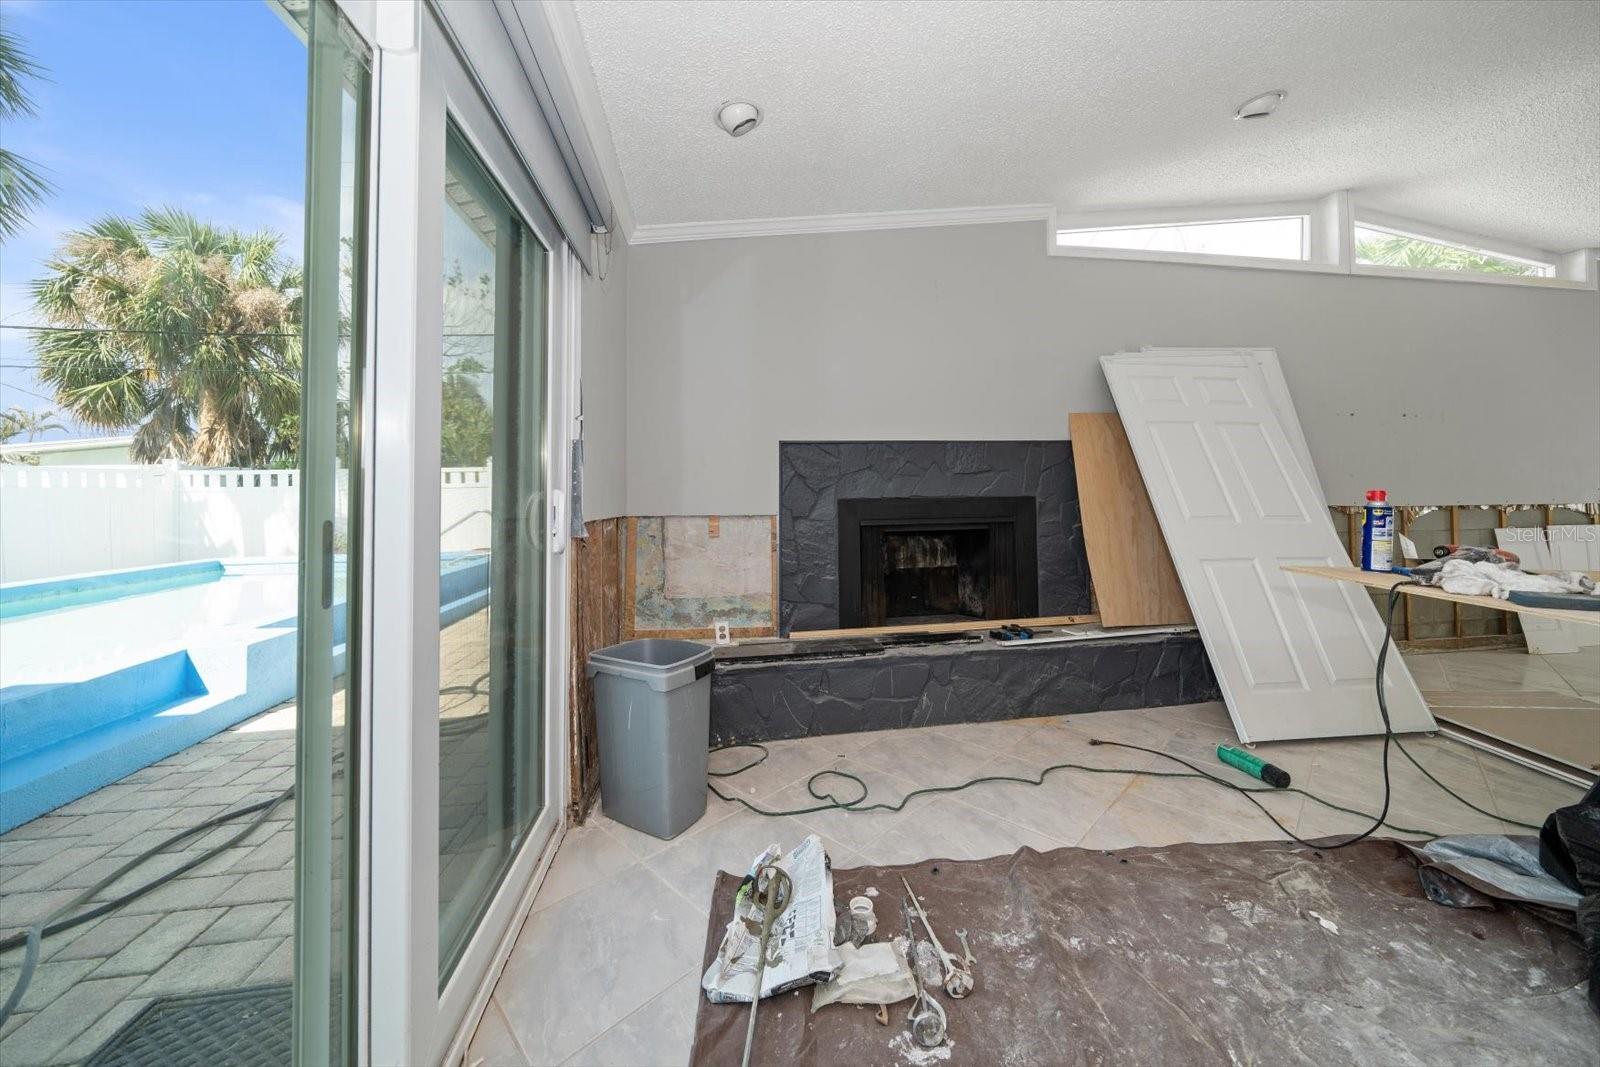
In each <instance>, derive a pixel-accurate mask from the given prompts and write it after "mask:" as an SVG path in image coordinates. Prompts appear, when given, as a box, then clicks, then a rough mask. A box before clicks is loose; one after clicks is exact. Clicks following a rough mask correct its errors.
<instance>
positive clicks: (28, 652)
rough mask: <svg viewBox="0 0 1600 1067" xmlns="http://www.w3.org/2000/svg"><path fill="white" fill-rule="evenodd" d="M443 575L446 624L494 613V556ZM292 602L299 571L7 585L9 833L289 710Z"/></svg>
mask: <svg viewBox="0 0 1600 1067" xmlns="http://www.w3.org/2000/svg"><path fill="white" fill-rule="evenodd" d="M439 569H440V582H439V584H440V619H441V622H442V623H448V622H452V621H455V620H456V619H459V618H463V617H465V616H466V615H469V614H471V613H472V612H474V611H477V610H479V609H481V608H482V607H483V606H484V605H485V604H487V602H488V590H489V562H488V557H487V556H486V555H484V554H481V553H450V554H447V555H445V556H443V557H441V559H440V567H439ZM335 588H336V589H338V590H340V591H341V592H340V594H339V596H338V597H337V601H338V602H341V603H342V601H343V595H342V590H343V588H344V561H343V559H342V558H341V559H338V560H336V561H335ZM297 602H298V572H297V566H296V563H295V561H294V560H292V559H288V560H284V559H267V560H230V561H227V562H223V561H220V560H201V561H196V562H191V563H178V564H169V565H165V566H160V567H140V568H134V569H131V570H125V571H109V572H104V573H100V574H87V575H74V576H72V577H69V578H59V579H51V580H49V581H43V582H21V583H13V584H10V585H5V586H0V832H3V831H5V830H8V829H10V828H11V827H13V826H16V825H18V824H20V823H22V822H26V821H27V820H29V819H32V818H34V817H35V816H37V815H41V814H43V813H44V812H46V811H49V810H51V809H53V808H56V807H59V806H60V805H62V804H65V803H67V802H68V801H70V800H73V799H75V798H76V797H80V796H83V795H84V794H86V793H89V792H92V791H93V790H95V789H98V788H99V787H100V786H102V785H105V784H107V783H109V782H112V781H115V780H116V779H118V778H121V777H123V776H124V775H126V774H129V773H131V772H132V771H135V770H137V769H139V768H140V767H144V766H146V765H148V764H150V763H153V762H155V761H156V760H159V759H164V758H165V757H167V756H170V755H172V754H173V753H174V752H178V751H180V750H182V749H184V748H187V747H188V746H190V745H193V744H197V743H198V742H200V741H202V740H204V739H205V738H207V737H209V736H211V735H212V734H215V733H217V732H219V731H221V730H224V729H226V728H228V727H229V726H232V725H233V724H235V723H237V722H240V721H242V720H244V719H246V718H249V717H250V716H252V715H255V714H257V713H259V712H262V711H265V710H267V709H268V708H270V707H273V706H274V705H277V704H281V703H282V702H283V701H285V700H288V699H290V698H292V697H293V696H294V692H295V659H296V643H295V634H296V613H297ZM343 620H344V613H343V612H335V632H334V640H335V642H337V647H336V649H335V669H336V670H340V671H342V670H343V658H344V640H345V635H344V623H343Z"/></svg>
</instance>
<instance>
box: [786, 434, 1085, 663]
mask: <svg viewBox="0 0 1600 1067" xmlns="http://www.w3.org/2000/svg"><path fill="white" fill-rule="evenodd" d="M778 478H779V481H778V486H779V488H778V605H779V607H778V613H779V614H778V625H779V632H780V633H782V634H785V635H787V634H788V633H789V632H790V631H792V630H826V629H833V628H835V627H837V626H838V625H839V595H840V594H839V512H838V502H839V501H840V500H841V499H852V498H857V499H859V498H897V497H919V496H926V497H965V496H970V497H1015V496H1033V497H1035V499H1036V505H1037V519H1038V531H1037V546H1038V571H1039V596H1038V612H1039V614H1040V615H1041V616H1045V615H1081V614H1086V613H1087V612H1088V611H1089V610H1090V603H1091V599H1090V592H1089V562H1088V558H1087V557H1086V556H1085V555H1084V549H1083V527H1082V525H1081V524H1080V522H1079V516H1078V485H1077V479H1076V477H1075V476H1074V473H1073V469H1072V444H1071V442H1070V441H833V442H828V441H820V442H819V441H785V442H781V443H780V444H779V445H778Z"/></svg>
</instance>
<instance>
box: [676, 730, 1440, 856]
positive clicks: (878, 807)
mask: <svg viewBox="0 0 1600 1067" xmlns="http://www.w3.org/2000/svg"><path fill="white" fill-rule="evenodd" d="M1089 743H1090V744H1091V745H1114V746H1116V747H1117V748H1127V749H1132V750H1134V751H1136V752H1148V753H1150V754H1151V755H1154V756H1162V757H1165V758H1166V759H1170V760H1174V761H1176V762H1178V763H1181V764H1183V765H1184V766H1185V767H1189V768H1191V769H1190V770H1188V771H1139V770H1134V769H1133V768H1131V767H1090V766H1087V765H1085V764H1082V763H1055V764H1051V765H1050V766H1048V767H1046V768H1045V769H1044V770H1042V771H1040V772H1039V774H1038V777H1035V778H1027V777H1021V776H1018V775H1013V774H986V775H982V776H980V777H977V778H970V779H968V780H967V781H964V782H959V783H957V784H955V785H930V786H924V787H923V788H921V789H913V790H912V791H911V792H909V793H907V794H906V795H905V796H903V797H901V798H900V800H899V802H898V803H893V804H891V803H888V802H885V801H878V802H876V803H872V804H868V803H866V800H867V796H868V793H869V791H868V789H867V783H866V782H864V781H862V780H861V778H860V777H858V776H857V775H854V774H851V773H850V772H849V771H835V770H826V771H818V772H816V773H815V774H813V775H812V776H811V777H810V778H807V779H806V792H807V793H810V794H811V796H812V797H813V798H815V799H816V800H818V801H821V803H818V804H813V805H811V806H810V807H805V808H789V809H786V810H783V811H769V810H767V809H765V808H759V807H757V806H756V805H754V804H752V803H750V802H749V801H748V800H746V799H744V798H743V797H740V796H729V795H728V794H726V793H724V792H723V791H722V790H720V789H718V788H717V787H716V785H714V784H711V783H707V786H708V788H709V789H710V790H711V792H712V793H714V794H716V796H717V797H718V798H719V799H721V800H725V801H728V802H730V803H733V804H742V805H744V807H746V808H748V809H749V810H750V811H752V812H754V813H755V814H757V815H764V816H767V817H768V818H774V819H777V818H785V817H787V816H790V815H810V814H813V813H815V812H819V811H845V812H850V813H852V814H854V813H859V812H867V811H888V812H896V811H903V810H904V809H905V806H906V805H907V804H909V803H911V801H912V800H913V799H914V798H916V797H920V796H927V795H930V794H936V793H959V792H961V791H962V790H963V789H971V788H972V787H973V786H979V785H985V784H987V783H989V782H1011V783H1014V784H1016V785H1043V784H1044V780H1045V778H1047V777H1048V776H1049V775H1051V774H1052V773H1054V772H1056V771H1083V772H1085V773H1087V774H1130V775H1142V776H1144V777H1147V778H1201V779H1204V780H1206V781H1208V782H1212V783H1214V784H1216V785H1219V786H1223V787H1224V788H1227V789H1231V790H1233V791H1235V792H1239V793H1245V794H1249V793H1299V794H1300V795H1301V796H1303V797H1307V798H1309V799H1311V800H1314V801H1316V802H1317V803H1318V804H1321V805H1323V806H1324V807H1328V808H1332V809H1333V810H1334V811H1341V812H1344V813H1345V814H1346V815H1358V816H1360V817H1361V818H1363V819H1370V818H1372V817H1373V816H1372V815H1371V814H1370V813H1368V812H1364V811H1357V810H1356V809H1355V808H1346V807H1343V806H1341V805H1339V804H1335V803H1333V802H1332V801H1331V800H1324V799H1322V798H1321V797H1319V796H1317V795H1316V794H1315V793H1310V792H1307V791H1306V790H1304V789H1300V788H1298V787H1295V788H1289V789H1273V788H1271V787H1270V786H1263V787H1262V788H1260V789H1252V788H1249V787H1248V786H1242V785H1236V784H1234V783H1233V782H1230V781H1227V780H1226V779H1223V778H1217V777H1215V776H1214V775H1210V774H1207V773H1206V772H1205V771H1202V770H1200V769H1199V768H1198V767H1196V766H1195V765H1194V764H1192V763H1190V762H1189V761H1187V760H1185V759H1182V758H1181V757H1178V756H1174V755H1173V754H1172V753H1170V752H1160V751H1158V750H1156V749H1153V748H1145V747H1143V746H1142V745H1129V744H1124V743H1122V742H1120V741H1102V740H1099V739H1091V740H1090V741H1089ZM736 748H753V749H757V750H759V751H760V753H761V755H760V756H758V757H756V758H755V759H753V760H751V761H750V762H749V763H746V764H744V765H743V766H741V767H736V768H734V769H733V770H731V771H708V772H707V776H708V777H710V778H732V777H734V776H735V775H739V774H743V773H744V772H745V771H748V770H750V769H751V768H753V767H757V766H760V765H761V764H762V763H764V762H765V761H766V758H767V755H768V753H767V747H766V746H765V745H762V744H757V743H756V742H742V743H738V744H732V745H723V746H721V747H720V748H714V749H712V750H711V751H713V752H727V751H730V750H732V749H736ZM829 776H832V777H835V778H843V779H845V780H846V781H849V782H854V783H855V785H856V787H857V788H858V789H860V790H861V792H860V794H859V795H857V796H855V797H853V798H851V799H850V800H840V799H839V798H838V796H836V795H835V794H833V793H830V792H822V791H819V790H818V789H817V782H818V780H820V779H823V778H827V777H829ZM1250 799H1251V801H1252V802H1253V803H1255V804H1256V806H1257V807H1260V802H1259V801H1255V799H1254V798H1253V797H1252V798H1250ZM1261 810H1262V811H1264V812H1266V815H1267V818H1269V819H1271V820H1272V822H1273V824H1274V825H1276V826H1277V827H1278V829H1279V830H1280V831H1282V832H1283V833H1284V834H1286V835H1287V836H1289V837H1291V838H1294V834H1293V833H1291V832H1290V831H1289V829H1288V828H1287V827H1285V826H1284V825H1283V824H1282V823H1280V822H1278V820H1277V818H1276V817H1275V816H1273V814H1272V813H1271V812H1270V811H1267V810H1266V809H1265V808H1262V809H1261ZM1383 825H1385V826H1387V827H1389V829H1391V830H1393V831H1395V832H1396V833H1402V834H1416V835H1419V836H1423V837H1428V838H1434V837H1438V836H1440V835H1438V834H1436V833H1434V832H1433V831H1432V830H1418V829H1415V828H1413V827H1409V826H1400V825H1397V824H1395V823H1391V822H1387V821H1385V822H1384V824H1383ZM1294 839H1295V840H1299V839H1298V838H1294Z"/></svg>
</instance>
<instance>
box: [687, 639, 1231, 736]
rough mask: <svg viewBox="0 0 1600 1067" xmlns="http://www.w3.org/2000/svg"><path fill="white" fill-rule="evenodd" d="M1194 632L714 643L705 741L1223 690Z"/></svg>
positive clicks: (1141, 703)
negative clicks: (1013, 642) (1049, 639)
mask: <svg viewBox="0 0 1600 1067" xmlns="http://www.w3.org/2000/svg"><path fill="white" fill-rule="evenodd" d="M1221 698H1222V696H1221V691H1220V690H1219V689H1218V687H1217V680H1216V677H1215V675H1213V674H1212V672H1211V664H1210V662H1209V661H1208V660H1207V659H1206V653H1205V648H1204V647H1203V646H1202V645H1201V643H1200V637H1199V635H1198V634H1196V633H1194V632H1192V631H1191V632H1187V633H1176V634H1151V635H1145V636H1127V637H1118V636H1108V637H1106V638H1102V639H1095V640H1088V641H1069V642H1061V643H1055V644H1044V643H1041V644H1037V645H1033V646H1023V647H1016V648H1001V647H999V645H998V644H997V643H996V642H994V641H992V640H990V639H988V638H986V637H985V638H978V639H968V638H963V639H962V640H960V641H947V642H937V643H928V644H914V645H897V644H894V643H879V644H877V645H874V644H873V643H871V642H868V641H867V640H866V639H862V638H846V639H841V640H839V641H837V642H809V641H804V642H775V643H773V644H771V645H764V644H759V643H751V644H749V645H743V646H740V647H738V648H737V649H727V650H719V651H718V658H717V661H716V666H715V668H714V669H713V671H712V674H711V743H712V745H713V746H715V745H723V744H731V743H733V742H736V741H769V740H779V739H782V738H790V737H814V736H818V735H821V734H844V733H856V732H859V731H864V730H892V729H898V728H901V727H907V726H943V725H948V724H952V723H962V722H995V721H999V720H1003V719H1020V718H1029V717H1034V716H1041V715H1069V714H1078V713H1084V712H1095V711H1109V710H1113V709H1117V708H1143V707H1163V706H1167V705H1173V704H1194V703H1199V702H1202V701H1207V700H1220V699H1221Z"/></svg>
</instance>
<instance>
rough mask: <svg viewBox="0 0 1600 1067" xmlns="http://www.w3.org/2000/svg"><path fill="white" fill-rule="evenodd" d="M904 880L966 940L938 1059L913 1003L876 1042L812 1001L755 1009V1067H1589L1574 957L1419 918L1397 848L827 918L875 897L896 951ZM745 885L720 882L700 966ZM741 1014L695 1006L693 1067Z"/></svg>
mask: <svg viewBox="0 0 1600 1067" xmlns="http://www.w3.org/2000/svg"><path fill="white" fill-rule="evenodd" d="M902 873H903V874H905V876H906V877H907V878H908V879H909V880H910V882H911V885H912V887H913V888H914V889H915V890H916V891H917V893H918V895H919V896H921V897H922V898H923V901H924V904H925V905H926V907H927V910H928V916H929V918H930V919H931V920H932V922H933V926H934V930H935V932H936V933H938V935H939V938H940V940H941V941H942V942H944V944H945V947H946V948H948V949H950V950H951V951H954V952H959V951H960V949H959V946H958V945H957V944H956V937H955V931H956V930H957V929H958V928H964V929H966V931H967V936H968V940H969V942H970V944H971V946H972V952H973V955H974V956H975V957H976V958H977V963H976V965H975V966H974V968H973V971H974V974H975V976H976V978H977V989H976V991H975V992H974V993H973V994H972V995H971V996H969V997H967V998H966V999H965V1000H962V1001H953V1000H951V999H949V998H948V997H946V996H945V995H944V994H943V992H942V990H941V991H940V992H939V994H938V996H939V999H940V1001H941V1003H943V1005H944V1006H945V1009H946V1011H947V1013H948V1015H949V1019H950V1044H949V1046H948V1047H947V1049H946V1050H934V1051H933V1052H927V1051H924V1050H922V1049H920V1048H917V1047H916V1046H914V1045H912V1044H911V1043H910V1041H909V1038H908V1037H907V1036H906V1035H905V1018H906V1010H907V1008H908V1006H909V1002H904V1003H902V1004H899V1005H895V1006H892V1007H891V1008H890V1009H889V1011H890V1025H889V1026H887V1027H884V1026H881V1025H879V1024H878V1023H877V1022H876V1021H875V1020H874V1019H873V1012H872V1009H871V1008H857V1007H853V1006H850V1005H842V1004H835V1005H832V1006H830V1007H827V1008H824V1009H823V1010H822V1011H821V1012H818V1013H817V1014H816V1015H812V1014H811V1012H810V1008H811V990H810V989H804V990H800V991H799V992H798V993H786V994H783V995H781V996H778V997H775V998H770V999H768V1000H764V1001H762V1002H761V1017H760V1020H759V1022H758V1023H757V1031H756V1048H755V1054H754V1055H753V1056H752V1062H753V1063H756V1064H798V1065H801V1067H813V1065H816V1067H821V1065H833V1064H848V1065H852V1067H867V1065H870V1064H914V1065H918V1067H956V1065H960V1064H981V1065H985V1067H988V1065H995V1064H1122V1063H1125V1064H1140V1065H1144V1064H1160V1063H1172V1064H1179V1063H1182V1064H1209V1063H1224V1064H1226V1063H1232V1064H1258V1063H1259V1064H1332V1063H1370V1064H1403V1063H1518V1064H1528V1063H1540V1064H1597V1063H1600V1019H1597V1018H1596V1017H1595V1016H1594V1015H1593V1014H1592V1013H1591V1012H1590V1010H1589V1008H1588V1006H1587V1005H1586V1004H1585V1002H1584V995H1583V988H1582V985H1581V983H1582V982H1583V979H1584V973H1585V972H1584V958H1583V953H1582V950H1581V947H1580V946H1579V944H1578V942H1577V939H1576V937H1575V936H1574V935H1573V934H1572V933H1571V932H1569V931H1568V930H1566V929H1563V928H1561V927H1560V926H1556V925H1552V924H1549V923H1546V922H1545V921H1542V920H1540V919H1538V918H1535V917H1533V916H1532V915H1530V914H1528V913H1527V912H1525V911H1523V910H1521V909H1518V908H1514V907H1507V906H1500V907H1498V908H1495V909H1493V910H1484V909H1471V910H1455V909H1451V908H1446V907H1442V906H1440V905H1437V904H1433V903H1430V902H1429V901H1428V900H1427V899H1425V898H1424V897H1423V894H1422V891H1421V888H1420V887H1419V885H1418V881H1417V874H1416V864H1415V862H1414V861H1413V860H1412V859H1411V858H1410V857H1409V856H1408V855H1407V853H1406V851H1405V850H1404V849H1403V848H1402V847H1400V846H1399V845H1398V844H1396V843H1394V842H1390V841H1381V840H1377V841H1365V842H1362V843H1361V844H1359V845H1356V846H1354V847H1352V848H1347V849H1341V850H1337V851H1332V852H1317V851H1314V850H1312V849H1307V848H1301V847H1298V846H1293V845H1288V844H1284V843H1281V842H1252V843H1243V844H1222V845H1194V844H1185V845H1173V846H1169V847H1165V848H1133V849H1125V850H1122V851H1119V852H1111V853H1106V852H1100V851H1096V850H1089V849H1075V848H1064V849H1057V850H1054V851H1050V852H1043V853H1041V852H1035V851H1033V850H1032V849H1023V850H1022V851H1020V852H1017V853H1016V854H1014V855H1011V856H1000V857H995V858H993V859H988V860H977V861H953V860H933V861H929V862H925V863H921V864H916V865H912V866H906V867H861V868H856V869H853V870H841V871H835V872H834V896H835V899H836V900H838V901H845V900H848V899H849V898H850V897H852V896H855V895H858V894H863V893H866V892H867V891H868V889H869V887H875V888H876V889H877V891H878V892H877V897H876V902H877V914H878V922H879V927H878V933H877V935H876V937H877V939H884V938H887V937H892V936H894V935H895V934H897V933H900V932H901V931H902V929H903V924H902V921H901V917H900V900H901V898H902V897H903V896H904V890H903V889H902V888H901V886H900V877H899V876H900V875H901V874H902ZM737 885H738V879H737V878H735V877H733V876H732V875H728V874H719V875H718V876H717V881H716V885H715V888H714V889H713V893H712V907H711V917H710V920H709V924H708V927H707V938H706V955H705V963H706V964H707V965H709V963H710V961H711V958H712V956H713V954H714V953H715V952H716V949H717V945H718V944H719V943H720V941H721V937H722V931H723V928H724V926H725V925H726V924H727V921H728V917H729V915H730V913H731V904H732V897H733V892H734V890H735V888H736V887H737ZM919 933H920V931H919ZM749 1010H750V1009H749V1005H747V1004H737V1005H729V1004H712V1003H710V1002H708V1001H706V1000H705V999H704V997H702V998H701V1001H700V1010H699V1015H698V1018H697V1019H696V1022H695V1040H694V1052H693V1058H692V1062H693V1063H695V1064H718V1065H721V1064H734V1065H736V1064H738V1062H739V1057H740V1054H741V1052H742V1050H743V1047H744V1033H745V1024H746V1020H747V1018H748V1013H749Z"/></svg>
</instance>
